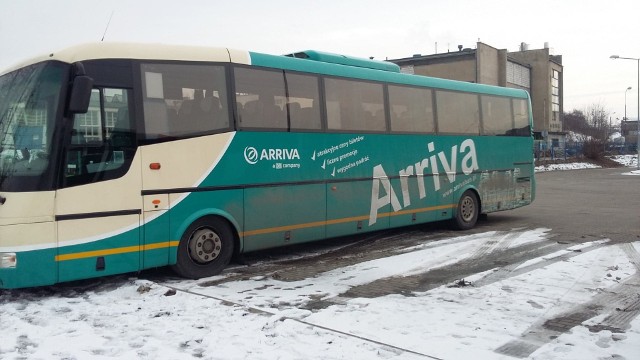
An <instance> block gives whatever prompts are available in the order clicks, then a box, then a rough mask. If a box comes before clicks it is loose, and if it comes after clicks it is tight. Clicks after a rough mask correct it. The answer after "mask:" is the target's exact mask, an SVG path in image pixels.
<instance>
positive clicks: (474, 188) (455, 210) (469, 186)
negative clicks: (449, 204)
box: [453, 184, 484, 216]
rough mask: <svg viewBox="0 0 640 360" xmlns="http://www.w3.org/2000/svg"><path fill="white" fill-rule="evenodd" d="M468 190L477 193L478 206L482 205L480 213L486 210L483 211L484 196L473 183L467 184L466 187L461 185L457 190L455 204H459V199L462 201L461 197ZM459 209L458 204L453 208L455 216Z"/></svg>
mask: <svg viewBox="0 0 640 360" xmlns="http://www.w3.org/2000/svg"><path fill="white" fill-rule="evenodd" d="M467 190H471V191H472V192H473V193H474V194H475V195H476V199H477V200H478V206H479V207H480V211H479V214H483V213H484V212H483V211H482V197H480V191H478V188H476V187H475V186H473V184H469V185H466V186H464V187H461V188H460V189H458V191H456V197H455V198H454V200H455V204H456V205H457V204H458V201H460V197H461V196H462V194H464V193H465V191H467ZM457 211H458V207H457V206H456V207H455V208H454V209H453V216H455V215H456V212H457Z"/></svg>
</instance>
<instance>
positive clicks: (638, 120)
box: [610, 55, 640, 170]
mask: <svg viewBox="0 0 640 360" xmlns="http://www.w3.org/2000/svg"><path fill="white" fill-rule="evenodd" d="M610 58H611V59H614V60H615V59H625V60H635V61H637V62H638V87H637V88H636V89H638V117H637V118H636V124H637V131H636V143H637V144H636V150H638V170H640V58H631V57H622V56H618V55H611V56H610ZM625 94H626V93H625Z"/></svg>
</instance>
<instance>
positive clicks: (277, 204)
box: [244, 184, 327, 251]
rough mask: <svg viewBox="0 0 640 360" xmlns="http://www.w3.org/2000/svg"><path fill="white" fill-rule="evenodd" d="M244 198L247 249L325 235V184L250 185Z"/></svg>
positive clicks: (245, 243)
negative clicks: (254, 186) (252, 186)
mask: <svg viewBox="0 0 640 360" xmlns="http://www.w3.org/2000/svg"><path fill="white" fill-rule="evenodd" d="M244 199H245V204H244V211H245V218H246V222H245V230H244V250H245V251H252V250H259V249H266V248H269V247H276V246H282V245H289V244H295V243H302V242H307V241H312V240H318V239H322V238H324V237H325V224H324V220H325V216H326V214H327V207H326V194H325V186H324V184H310V185H292V186H275V187H256V188H248V189H246V190H245V192H244Z"/></svg>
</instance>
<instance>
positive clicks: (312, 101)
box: [285, 73, 322, 130]
mask: <svg viewBox="0 0 640 360" xmlns="http://www.w3.org/2000/svg"><path fill="white" fill-rule="evenodd" d="M285 77H286V79H287V94H288V96H289V97H288V98H287V106H288V108H289V120H290V122H291V129H292V130H293V129H297V130H320V129H321V128H322V123H321V120H320V106H318V104H319V103H320V94H319V90H318V78H317V77H315V76H309V75H299V74H291V73H285Z"/></svg>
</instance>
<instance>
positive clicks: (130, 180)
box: [56, 156, 142, 281]
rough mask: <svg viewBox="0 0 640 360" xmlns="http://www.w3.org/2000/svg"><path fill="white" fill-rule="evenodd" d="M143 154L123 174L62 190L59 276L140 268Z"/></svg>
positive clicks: (58, 199) (58, 201) (58, 203)
mask: <svg viewBox="0 0 640 360" xmlns="http://www.w3.org/2000/svg"><path fill="white" fill-rule="evenodd" d="M140 173H141V170H140V156H135V157H134V158H133V161H132V163H131V166H130V168H129V169H128V171H127V172H126V174H125V175H124V176H122V177H120V178H117V179H113V180H107V181H99V182H95V183H90V184H86V185H79V186H73V187H68V188H64V189H60V190H58V191H57V193H56V220H57V222H58V226H57V231H58V247H59V249H58V255H57V256H56V262H57V264H58V267H59V281H70V280H77V279H83V278H90V277H96V276H103V275H109V274H117V273H122V272H131V271H137V270H139V269H140V250H141V248H140V246H141V233H140V221H141V209H142V198H141V196H140V187H141V186H142V183H141V177H140Z"/></svg>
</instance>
